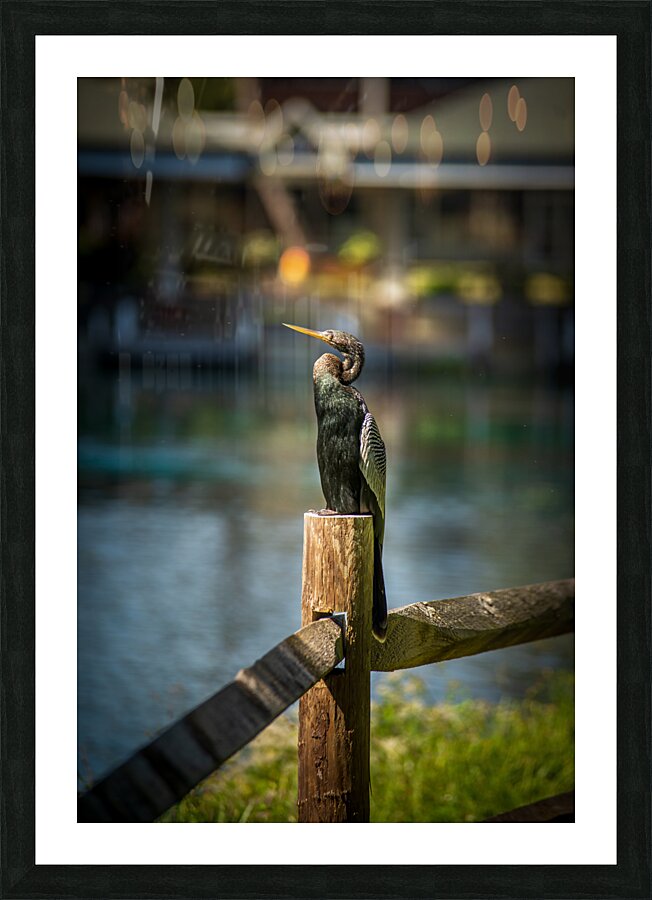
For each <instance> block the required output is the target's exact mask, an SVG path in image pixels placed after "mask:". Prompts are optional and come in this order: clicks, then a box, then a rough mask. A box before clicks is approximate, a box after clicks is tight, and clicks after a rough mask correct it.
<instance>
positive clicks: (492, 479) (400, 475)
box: [78, 357, 574, 778]
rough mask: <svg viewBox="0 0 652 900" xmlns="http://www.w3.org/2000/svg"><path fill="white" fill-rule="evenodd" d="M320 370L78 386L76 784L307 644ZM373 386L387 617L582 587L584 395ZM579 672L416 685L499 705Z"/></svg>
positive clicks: (528, 654) (533, 657) (460, 384)
mask: <svg viewBox="0 0 652 900" xmlns="http://www.w3.org/2000/svg"><path fill="white" fill-rule="evenodd" d="M304 369H305V371H304ZM309 371H310V369H309V366H307V365H306V360H304V359H303V357H299V358H298V360H296V361H295V363H294V364H293V367H292V372H291V374H290V375H289V376H286V377H281V376H280V375H278V374H275V372H274V371H262V370H261V371H260V372H257V373H253V374H250V375H243V374H242V373H240V374H237V373H222V372H218V371H210V370H204V371H202V370H197V371H195V373H194V374H193V375H192V377H191V376H190V375H188V378H187V380H186V382H185V386H183V387H180V386H179V385H180V384H184V382H183V381H180V380H179V379H178V378H176V379H175V381H174V383H170V382H169V381H167V380H166V378H165V374H164V373H163V375H162V376H161V377H160V378H155V379H154V380H153V381H152V379H151V377H149V376H147V374H146V373H141V372H140V371H138V370H135V369H134V370H132V369H131V366H130V365H129V361H128V360H127V361H125V360H123V365H122V367H121V370H120V377H119V378H118V377H117V376H113V375H103V376H102V375H98V374H96V375H90V374H87V375H85V376H83V377H82V378H81V379H80V397H79V410H80V423H79V573H78V582H79V595H78V596H79V601H78V602H79V650H78V673H79V674H78V710H79V714H78V734H79V768H80V772H81V773H82V774H89V773H90V774H92V776H93V777H95V778H97V777H99V776H101V775H102V774H103V773H104V772H106V771H107V770H108V769H110V768H111V767H113V766H114V765H116V764H117V763H119V762H120V761H121V760H123V759H124V758H125V757H126V756H128V755H129V754H130V753H131V752H132V751H133V750H135V749H136V748H137V747H138V746H139V745H141V744H142V743H143V742H145V741H146V740H147V739H148V738H150V737H151V736H153V735H154V734H156V733H157V732H158V731H159V730H160V729H161V728H163V727H165V726H166V725H167V724H169V723H170V722H171V721H172V720H173V719H175V718H177V717H178V716H180V715H183V714H184V713H185V712H186V711H187V710H188V709H190V708H191V707H192V706H194V705H196V704H197V703H199V702H201V701H202V700H204V699H205V698H206V697H207V696H209V695H210V694H212V693H213V692H215V691H216V690H218V689H219V688H220V687H221V686H223V685H224V684H225V683H226V682H228V681H229V680H231V679H232V678H233V676H234V675H235V674H236V672H237V671H238V669H240V668H241V667H243V666H245V665H249V664H251V663H252V662H253V661H254V660H255V659H257V658H258V657H260V656H261V655H262V654H263V653H264V652H266V651H267V650H268V649H270V648H271V647H272V646H273V645H274V644H275V643H277V642H278V641H280V640H282V639H283V638H284V637H285V636H286V635H288V634H289V633H291V632H292V631H294V630H296V629H297V628H298V627H299V626H300V591H301V552H302V546H301V544H302V527H303V526H302V514H303V511H304V510H306V509H309V508H314V507H319V506H321V505H323V500H322V496H321V491H320V487H319V479H318V473H317V467H316V461H315V450H314V442H315V428H316V426H315V421H314V411H313V408H312V397H311V384H310V375H309ZM150 374H151V373H150ZM148 378H149V380H148ZM144 380H145V384H144ZM360 388H361V390H362V391H363V393H364V394H365V397H366V399H367V401H368V404H369V406H370V408H371V409H372V411H373V412H374V414H375V416H376V418H377V420H378V422H379V424H380V427H381V430H382V432H383V436H384V438H385V442H386V444H387V452H388V486H387V489H388V493H387V525H386V535H385V580H386V587H387V595H388V598H389V605H390V606H403V605H405V604H408V603H413V602H415V601H417V600H431V599H436V598H443V597H454V596H460V595H463V594H467V593H471V592H474V591H484V590H490V589H493V588H500V587H509V586H515V585H519V584H527V583H533V582H537V581H547V580H551V579H557V578H568V577H572V575H573V573H574V563H573V415H574V412H573V399H572V392H571V391H562V390H558V389H552V388H546V387H543V386H540V385H538V386H537V385H528V384H520V385H519V384H514V383H497V384H493V385H492V384H488V383H486V379H484V378H483V377H482V376H480V375H478V376H475V377H473V378H469V379H466V380H465V379H463V378H462V377H457V376H448V377H446V378H443V377H442V376H431V375H428V374H426V373H423V374H421V375H420V376H419V377H416V376H413V377H411V378H399V377H398V376H396V377H390V376H389V375H387V374H384V375H378V376H377V377H376V376H374V373H373V372H370V373H365V375H363V376H362V378H361V382H360ZM572 664H573V643H572V638H571V637H563V638H554V639H550V640H546V641H541V642H537V643H534V644H529V645H525V646H522V647H514V648H510V649H508V650H503V651H495V652H492V653H487V654H482V655H480V656H477V657H471V658H468V659H462V660H455V661H450V662H447V663H444V664H440V665H437V666H429V667H423V668H420V669H417V670H412V673H415V674H418V675H420V676H422V677H423V678H424V679H425V680H426V684H427V690H428V696H429V698H430V699H431V700H432V701H433V702H434V701H437V700H440V699H442V698H443V697H445V696H446V695H447V692H448V691H449V688H450V684H451V682H454V683H456V684H457V686H458V688H457V689H458V692H459V693H461V694H462V695H466V696H474V697H482V698H486V699H489V700H496V699H499V698H500V697H514V696H521V695H522V694H523V693H524V691H525V690H527V688H528V687H530V686H531V685H532V684H533V683H534V682H535V681H536V680H537V677H539V675H540V673H541V671H542V670H543V669H546V668H558V667H565V668H570V667H572ZM386 677H388V676H386V675H381V674H377V675H374V676H373V686H374V688H377V686H378V684H379V683H380V682H381V680H382V679H384V678H386Z"/></svg>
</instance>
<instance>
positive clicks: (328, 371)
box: [312, 353, 364, 384]
mask: <svg viewBox="0 0 652 900" xmlns="http://www.w3.org/2000/svg"><path fill="white" fill-rule="evenodd" d="M363 364H364V356H359V355H358V354H355V355H349V354H347V353H345V354H344V359H343V360H342V359H340V358H339V356H335V355H334V354H333V353H324V355H323V356H320V357H319V359H318V360H317V362H316V363H315V365H314V368H313V370H312V377H313V381H314V382H315V384H316V383H317V382H322V381H323V382H328V381H329V380H330V379H334V380H335V381H337V382H338V383H339V384H351V383H352V382H354V381H355V380H356V378H357V377H358V375H359V374H360V372H361V371H362V366H363Z"/></svg>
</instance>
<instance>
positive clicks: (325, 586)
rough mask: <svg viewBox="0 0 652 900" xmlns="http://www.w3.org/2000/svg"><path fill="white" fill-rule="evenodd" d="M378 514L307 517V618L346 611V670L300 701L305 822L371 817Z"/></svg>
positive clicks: (301, 789)
mask: <svg viewBox="0 0 652 900" xmlns="http://www.w3.org/2000/svg"><path fill="white" fill-rule="evenodd" d="M372 591H373V520H372V519H371V517H370V516H360V515H358V516H343V515H340V516H319V515H317V514H314V513H306V514H305V517H304V545H303V589H302V608H301V614H302V622H303V623H304V624H307V623H308V622H310V621H311V620H312V619H315V618H317V617H319V616H320V615H324V614H326V615H327V614H329V613H331V612H345V613H346V614H347V628H346V635H345V646H344V650H345V655H346V663H345V670H344V671H343V672H341V671H335V672H332V673H331V674H330V675H328V676H327V677H326V678H325V679H324V680H323V681H320V682H319V684H318V685H316V686H315V687H313V688H312V689H311V690H310V691H308V693H307V694H306V695H305V697H302V698H301V702H300V703H299V804H298V817H299V821H300V822H368V821H369V716H370V676H369V653H370V646H371V643H372V641H373V642H375V638H372V632H371V607H372Z"/></svg>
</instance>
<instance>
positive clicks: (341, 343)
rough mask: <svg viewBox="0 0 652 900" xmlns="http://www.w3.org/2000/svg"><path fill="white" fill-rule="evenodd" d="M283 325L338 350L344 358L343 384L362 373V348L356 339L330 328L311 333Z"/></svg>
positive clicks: (295, 326) (297, 326) (299, 327)
mask: <svg viewBox="0 0 652 900" xmlns="http://www.w3.org/2000/svg"><path fill="white" fill-rule="evenodd" d="M283 324H284V325H285V327H286V328H291V329H292V330H293V331H298V332H300V333H301V334H307V335H308V336H309V337H314V338H317V339H318V340H320V341H323V342H324V343H325V344H328V346H329V347H332V348H333V350H338V351H339V352H340V353H341V354H342V356H343V357H344V358H343V361H342V376H341V377H342V381H344V382H345V383H347V384H350V383H351V382H352V381H354V380H355V379H356V378H357V377H358V375H359V374H360V372H361V371H362V366H363V365H364V347H363V346H362V344H361V343H360V341H359V340H358V339H357V337H355V336H354V335H352V334H349V333H348V331H334V330H333V329H331V328H329V329H327V330H326V331H312V330H311V329H310V328H301V326H299V325H288V324H287V323H286V322H283Z"/></svg>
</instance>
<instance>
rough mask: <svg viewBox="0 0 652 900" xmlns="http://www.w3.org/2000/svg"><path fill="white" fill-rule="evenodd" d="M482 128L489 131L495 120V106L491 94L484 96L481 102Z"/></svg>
mask: <svg viewBox="0 0 652 900" xmlns="http://www.w3.org/2000/svg"><path fill="white" fill-rule="evenodd" d="M479 113H480V127H481V128H482V130H483V131H489V129H490V128H491V120H492V119H493V114H494V106H493V103H492V102H491V97H490V96H489V94H483V95H482V100H480V111H479Z"/></svg>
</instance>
